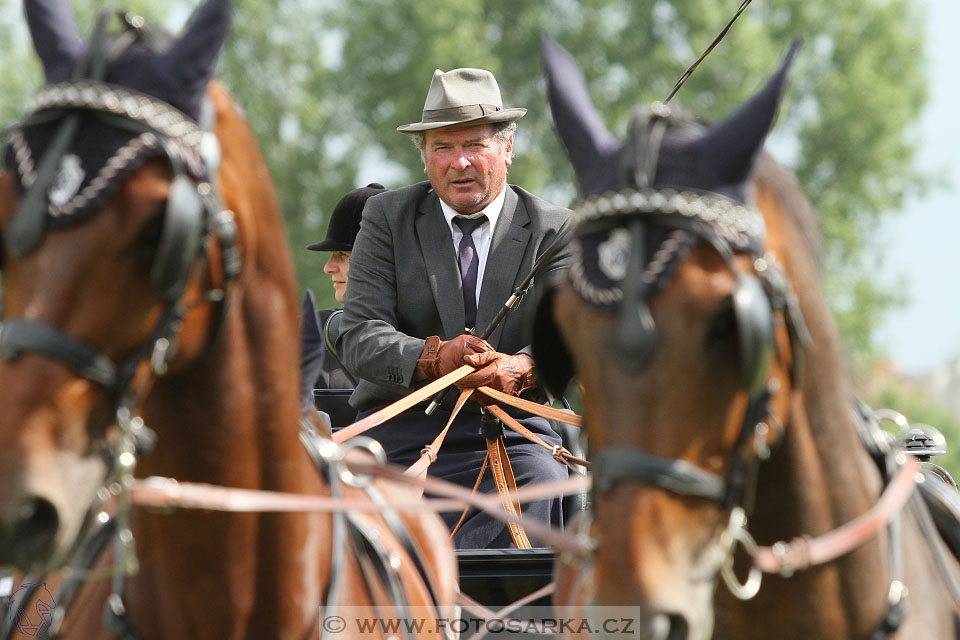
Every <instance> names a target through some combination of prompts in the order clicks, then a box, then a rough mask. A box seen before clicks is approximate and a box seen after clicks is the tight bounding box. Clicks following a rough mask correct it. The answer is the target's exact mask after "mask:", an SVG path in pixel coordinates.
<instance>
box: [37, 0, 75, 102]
mask: <svg viewBox="0 0 960 640" xmlns="http://www.w3.org/2000/svg"><path fill="white" fill-rule="evenodd" d="M23 10H24V13H25V14H26V16H27V25H28V27H29V28H30V38H31V39H32V40H33V48H34V49H36V51H37V56H39V58H40V62H41V63H42V64H43V72H44V75H45V76H46V78H47V82H48V83H53V82H60V81H62V80H68V79H69V78H70V77H71V76H72V75H73V72H74V69H75V68H76V66H77V60H79V59H80V56H81V55H83V50H84V48H85V47H86V44H85V42H84V40H83V36H81V35H80V31H79V29H77V22H76V20H75V19H74V17H73V10H72V9H71V8H70V4H69V3H68V2H67V0H26V1H25V2H24V5H23Z"/></svg>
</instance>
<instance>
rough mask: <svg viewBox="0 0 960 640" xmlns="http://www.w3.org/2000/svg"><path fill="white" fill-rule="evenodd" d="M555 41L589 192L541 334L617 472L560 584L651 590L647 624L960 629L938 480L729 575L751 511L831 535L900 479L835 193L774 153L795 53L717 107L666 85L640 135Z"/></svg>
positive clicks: (581, 601)
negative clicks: (832, 248)
mask: <svg viewBox="0 0 960 640" xmlns="http://www.w3.org/2000/svg"><path fill="white" fill-rule="evenodd" d="M544 55H545V60H546V68H547V75H548V85H549V88H550V99H551V107H552V110H553V114H554V119H555V121H556V124H557V127H558V130H559V132H560V135H561V138H562V139H563V140H564V143H565V145H566V147H567V150H568V152H569V154H570V156H571V160H572V162H573V164H574V167H575V170H576V173H577V176H578V178H579V180H580V183H581V188H582V191H583V193H584V195H585V200H584V202H583V204H581V205H580V206H578V207H577V208H576V209H575V214H574V224H575V225H577V226H575V228H574V231H573V234H572V235H573V239H572V248H573V252H572V253H573V255H574V259H573V263H572V265H571V268H570V271H569V273H568V275H567V277H566V278H564V279H563V280H562V281H560V282H559V283H558V284H557V285H556V287H555V289H554V290H553V291H552V294H551V295H550V296H549V297H547V298H545V299H544V301H543V304H542V306H541V310H540V311H541V313H542V314H543V315H544V316H546V317H542V318H541V324H539V325H538V333H537V335H536V338H535V340H539V341H540V344H539V345H538V344H536V343H535V345H534V349H535V352H536V353H535V355H536V357H537V360H538V365H540V366H541V367H542V371H543V372H544V374H545V375H550V372H557V371H560V370H563V369H564V368H565V367H566V368H567V369H566V372H567V373H573V372H574V371H572V370H571V369H570V367H572V369H573V370H575V374H576V376H577V378H578V379H579V381H580V383H581V385H582V387H583V390H584V419H585V425H586V427H587V429H588V433H589V441H590V451H591V455H590V459H591V460H592V463H593V470H594V492H595V495H594V502H593V513H592V520H591V521H586V522H581V523H580V526H581V527H583V528H586V529H588V530H589V532H590V534H591V536H592V537H593V539H594V541H595V552H594V554H593V557H592V561H590V562H584V563H582V564H568V565H563V566H561V567H559V574H558V591H557V594H558V595H557V601H558V603H559V604H560V605H563V606H570V605H580V606H584V605H587V606H589V605H625V606H630V607H631V608H630V609H629V615H630V616H631V617H633V618H635V619H636V620H637V626H636V627H635V630H636V633H637V634H638V635H634V636H631V637H640V638H656V639H660V640H667V639H669V640H693V639H697V640H703V639H706V638H710V637H713V638H737V639H741V640H742V639H750V638H797V639H807V638H831V639H833V638H838V639H839V638H850V639H866V638H885V637H896V638H903V639H906V638H911V639H912V638H940V639H946V638H958V637H960V618H958V613H960V606H958V603H957V602H956V601H954V600H953V598H952V597H951V590H953V591H954V593H956V585H957V584H958V581H960V569H958V565H957V562H956V560H955V559H954V558H952V557H950V556H949V553H946V552H944V546H943V543H942V542H941V541H940V540H939V539H937V538H930V537H927V536H925V535H923V533H922V528H923V526H924V522H929V520H927V519H926V518H925V517H924V516H923V513H924V507H922V505H920V504H919V503H918V502H919V498H918V496H917V495H916V494H914V496H913V498H912V499H911V502H910V503H909V504H908V507H907V508H904V509H903V510H901V511H900V513H899V517H897V518H894V521H893V523H892V524H891V525H890V526H886V527H879V530H878V531H877V533H875V534H874V535H872V536H871V537H870V538H869V539H868V540H867V541H866V542H865V543H863V544H861V545H860V546H858V547H857V548H856V549H854V550H853V551H852V552H850V553H847V554H845V555H842V556H841V557H839V558H838V559H836V560H833V561H830V562H826V563H824V564H820V565H818V566H811V567H809V568H804V566H803V562H802V561H799V562H796V564H795V566H793V567H789V566H788V567H787V568H786V569H785V570H784V571H783V574H782V575H774V576H772V577H771V576H767V577H765V579H764V580H763V583H762V586H760V588H759V592H756V593H755V597H753V599H749V597H750V596H751V595H754V594H753V593H750V592H751V591H754V590H755V589H756V587H757V584H756V578H757V577H758V575H755V576H754V579H753V580H752V581H751V584H750V585H749V586H748V588H747V589H736V588H733V589H732V590H736V591H737V592H738V593H739V595H740V597H742V598H744V600H738V599H736V598H734V597H733V596H731V595H730V593H729V592H728V591H727V590H723V589H720V590H718V589H717V583H718V576H719V575H721V573H722V572H723V567H724V566H727V567H729V564H728V563H729V562H731V558H732V557H733V555H734V551H737V550H736V547H737V546H738V543H741V542H743V543H744V544H747V545H749V542H750V541H751V539H750V536H749V535H748V534H747V531H749V534H750V535H752V536H753V538H754V539H755V540H756V542H757V543H758V544H764V545H770V544H772V543H774V541H778V540H791V539H793V538H794V537H796V536H800V535H808V536H818V535H821V534H824V533H825V532H828V531H831V530H833V529H835V528H837V527H839V526H841V525H843V524H845V523H848V522H850V521H851V520H853V519H854V518H856V517H857V516H860V515H861V514H864V513H865V512H867V511H868V510H869V509H871V507H872V506H873V505H874V504H875V503H876V502H877V500H878V496H880V494H881V492H882V491H883V490H884V484H885V479H884V474H883V473H882V472H881V471H880V469H878V464H877V463H876V462H875V461H874V459H873V458H872V457H871V455H870V454H869V453H868V448H867V447H865V446H864V444H863V441H862V439H861V436H860V432H861V429H860V428H858V422H860V421H861V420H860V419H859V418H858V417H857V416H856V415H855V412H854V411H853V410H852V398H853V396H852V391H851V387H850V384H849V381H848V379H847V377H846V374H845V372H844V360H843V351H842V348H841V345H840V342H839V340H838V337H837V332H836V329H835V327H834V325H833V323H832V320H831V318H830V315H829V313H828V311H827V308H826V305H825V303H824V300H823V296H822V294H821V293H820V289H819V284H818V273H817V264H816V252H817V243H818V240H817V231H816V223H815V219H814V217H813V213H812V211H811V208H810V207H809V205H808V204H807V202H806V200H805V199H804V197H803V195H802V193H801V192H800V190H799V188H798V187H797V185H796V184H795V182H794V181H793V180H792V179H791V178H790V177H789V176H788V175H787V174H786V172H785V171H783V170H782V169H781V168H780V167H779V166H777V165H776V163H774V162H773V161H772V160H771V159H769V157H763V156H758V154H760V151H759V150H760V148H761V145H762V140H763V137H764V136H765V134H766V131H767V128H768V127H769V125H770V123H771V122H772V120H773V117H774V114H775V110H776V106H777V104H778V102H779V98H780V94H781V91H782V84H783V81H784V76H785V74H786V70H787V67H788V63H785V64H784V66H783V67H782V68H781V69H780V71H778V73H777V74H776V75H775V76H774V77H773V79H771V81H770V82H769V83H768V84H767V85H766V86H765V87H764V89H763V90H762V91H761V92H759V93H758V94H757V95H756V96H755V97H754V98H752V99H751V100H750V101H749V102H747V103H746V104H745V105H744V106H743V107H741V108H740V109H739V110H738V111H737V112H735V113H734V114H732V115H731V116H729V117H728V118H727V119H725V120H724V121H722V122H720V123H718V124H716V125H713V126H710V127H703V126H698V125H695V124H693V123H692V122H690V121H686V120H684V119H682V118H679V117H677V115H676V112H675V111H671V110H670V109H669V108H666V107H665V106H664V105H656V106H655V107H654V108H653V109H652V112H648V113H643V114H640V117H638V118H637V119H635V120H634V122H633V124H632V125H631V131H630V136H629V137H628V140H627V142H626V144H622V143H618V142H617V141H616V140H615V139H614V138H613V136H611V135H610V134H609V133H608V132H607V131H606V128H605V126H604V125H603V123H602V119H601V118H600V116H599V114H597V113H596V111H595V110H594V108H593V106H592V102H591V101H590V98H589V94H588V92H587V88H586V83H585V81H584V79H583V76H582V73H581V72H580V71H579V68H578V67H577V66H576V63H575V62H574V61H573V59H572V58H571V57H570V56H569V55H568V54H567V53H566V52H565V51H563V50H562V49H560V48H559V46H558V45H556V44H554V43H552V42H545V45H544ZM791 57H792V53H791ZM758 157H759V158H760V159H759V162H757V158H758ZM755 165H759V166H755ZM751 191H752V193H753V194H754V202H755V209H754V208H753V207H750V206H748V205H747V204H746V202H748V198H747V194H748V193H750V192H751ZM757 210H759V212H760V213H756V211H757ZM761 214H762V218H761V217H760V216H761ZM794 292H795V294H794ZM553 383H554V385H555V387H561V386H563V385H564V384H565V383H566V376H565V375H562V374H560V375H557V374H556V373H554V379H553ZM864 430H865V431H867V432H869V429H864ZM874 439H875V438H874ZM877 448H882V446H878V447H877ZM744 513H746V514H747V515H748V516H749V522H748V524H747V525H746V527H744V524H743V522H742V521H740V520H739V519H740V517H741V516H742V514H744ZM736 557H737V564H736V566H737V573H738V574H739V575H741V576H742V575H745V574H746V571H747V568H748V567H749V563H748V562H747V561H748V560H749V558H748V557H747V554H746V553H744V552H743V551H742V550H739V551H737V553H736ZM787 559H791V558H787ZM792 559H793V560H796V558H792ZM790 573H793V575H792V576H789V577H788V575H789V574H790ZM903 586H905V587H906V589H905V590H904V589H903V588H902V587H903ZM904 594H908V595H907V596H906V598H903V595H904ZM905 603H906V605H907V606H904V604H905ZM587 610H588V611H589V607H588V609H587ZM904 614H905V617H904ZM711 634H712V635H711ZM624 637H625V636H624Z"/></svg>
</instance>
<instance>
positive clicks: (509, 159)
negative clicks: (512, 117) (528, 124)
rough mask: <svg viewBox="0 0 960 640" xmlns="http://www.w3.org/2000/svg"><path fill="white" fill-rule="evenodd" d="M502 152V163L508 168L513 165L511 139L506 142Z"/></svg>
mask: <svg viewBox="0 0 960 640" xmlns="http://www.w3.org/2000/svg"><path fill="white" fill-rule="evenodd" d="M503 152H504V156H505V158H504V162H505V163H506V165H507V166H508V167H509V166H510V165H512V164H513V138H510V139H509V140H507V144H505V145H504V146H503Z"/></svg>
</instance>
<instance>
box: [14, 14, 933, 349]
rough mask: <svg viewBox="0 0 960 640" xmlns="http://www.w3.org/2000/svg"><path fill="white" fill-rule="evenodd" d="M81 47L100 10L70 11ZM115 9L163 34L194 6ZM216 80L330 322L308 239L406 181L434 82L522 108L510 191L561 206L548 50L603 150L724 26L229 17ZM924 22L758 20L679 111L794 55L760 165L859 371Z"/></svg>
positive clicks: (640, 18) (21, 52) (19, 87)
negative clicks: (264, 164) (234, 105)
mask: <svg viewBox="0 0 960 640" xmlns="http://www.w3.org/2000/svg"><path fill="white" fill-rule="evenodd" d="M19 4H20V3H19V2H17V1H15V0H0V16H3V17H4V19H3V20H0V55H2V56H3V60H4V61H5V62H6V64H4V65H3V66H2V68H0V82H2V85H0V86H3V87H4V94H3V96H0V119H2V120H0V121H3V122H8V121H10V120H11V119H12V118H14V117H15V116H16V114H18V113H19V112H20V111H21V109H22V106H23V104H24V101H25V98H26V95H27V94H28V91H29V90H31V89H32V88H34V87H36V86H37V84H38V83H39V66H38V65H37V63H36V62H35V61H34V59H33V58H32V57H31V56H30V55H29V54H28V53H27V48H26V46H25V40H26V37H25V29H24V28H23V24H22V21H19V20H17V19H16V18H17V17H18V16H17V15H16V14H17V13H19ZM73 4H74V6H75V7H76V8H77V12H78V14H79V15H78V22H79V23H80V24H81V29H82V30H83V31H84V32H88V31H89V26H90V25H91V24H92V20H93V15H94V13H95V11H96V9H97V8H99V7H100V6H102V5H103V4H104V3H103V2H93V1H89V0H88V1H86V2H74V3H73ZM124 4H125V5H128V6H129V7H130V8H132V9H134V10H138V11H143V12H145V15H146V16H148V17H151V18H157V19H160V20H161V21H165V22H166V23H167V26H168V27H170V28H173V29H179V28H180V26H181V25H182V24H183V22H184V20H185V19H186V17H187V15H188V14H189V12H190V11H191V10H192V8H193V7H194V6H195V4H196V3H194V2H186V1H185V0H177V1H175V2H169V3H148V2H146V1H143V0H137V1H135V0H130V1H128V2H125V3H124ZM237 4H238V11H237V16H236V24H235V28H234V32H233V35H232V36H231V39H230V42H229V43H228V46H227V47H226V51H225V54H224V59H223V62H222V65H221V68H222V73H221V78H222V79H223V81H224V83H225V84H226V85H227V87H228V88H229V89H230V90H231V91H232V93H233V94H234V95H235V96H236V98H237V100H238V102H239V103H240V104H241V105H242V106H243V108H244V110H245V112H246V114H247V116H248V118H249V120H250V123H251V125H252V126H253V128H254V130H255V132H256V134H257V137H258V139H259V140H260V141H261V144H262V147H263V151H264V155H265V156H266V158H267V161H268V164H269V165H270V168H271V170H272V172H273V176H274V179H275V181H276V184H277V189H278V193H279V196H280V201H281V204H282V206H283V210H284V213H285V216H286V220H287V230H288V234H289V237H290V240H291V246H292V248H293V256H294V261H295V264H296V267H297V273H298V277H299V280H300V283H301V285H302V286H309V287H311V288H313V289H314V290H315V291H316V292H317V293H318V294H319V296H320V298H321V303H324V304H326V303H329V304H333V298H332V291H331V287H330V284H329V280H328V279H327V277H326V276H324V274H323V273H322V271H321V269H322V264H323V260H324V256H323V254H316V253H312V252H307V251H305V250H304V249H303V247H304V246H305V245H306V244H308V243H309V242H313V241H316V240H317V239H319V238H321V237H322V235H323V231H324V229H325V226H326V219H327V216H328V215H329V212H330V211H331V210H332V209H333V206H334V205H335V204H336V202H337V200H338V199H339V197H340V196H341V195H342V194H343V193H345V192H346V191H348V190H349V189H351V188H354V187H356V186H360V185H362V184H365V183H366V182H369V181H372V180H377V181H380V182H383V183H384V184H386V185H387V186H388V187H397V186H400V185H402V184H407V183H410V182H413V181H417V180H421V179H423V177H424V176H423V173H422V165H421V164H420V159H419V154H418V153H417V152H416V150H415V149H414V147H413V146H412V145H411V144H410V142H409V141H408V140H407V139H406V136H403V135H401V134H398V133H397V132H396V131H395V128H396V126H397V125H399V124H403V123H406V122H412V121H415V120H418V119H419V116H420V111H421V109H422V105H423V99H424V97H425V95H426V91H427V87H428V86H429V82H430V77H431V75H432V73H433V70H434V69H435V68H441V69H444V70H449V69H451V68H454V67H458V66H477V67H484V68H488V69H490V70H491V71H493V72H494V74H495V75H496V76H497V78H498V80H499V82H500V86H501V90H502V92H503V95H504V102H505V104H506V105H507V106H525V107H527V108H529V110H530V111H529V113H528V115H527V116H526V117H525V118H524V119H523V120H521V121H520V130H519V132H518V137H517V142H516V161H515V163H514V165H513V167H512V168H511V181H512V182H515V183H517V184H520V185H522V186H524V187H526V188H527V189H530V190H531V191H533V192H535V193H539V194H541V195H543V196H545V197H547V198H548V199H550V200H553V201H555V202H557V203H558V204H568V203H569V202H571V201H572V200H573V199H574V197H575V191H574V187H573V184H574V182H573V175H572V172H571V170H570V168H569V165H568V163H567V161H566V158H565V157H564V155H563V152H562V150H561V148H560V146H559V144H558V142H557V139H556V136H555V135H554V133H553V131H552V122H551V120H550V117H549V110H548V108H547V105H546V99H545V88H544V81H543V78H542V72H541V69H540V59H539V38H540V34H541V33H548V34H550V35H551V36H552V37H553V38H555V39H556V40H558V41H559V42H560V43H561V44H562V45H563V46H565V47H566V48H568V49H569V50H570V51H571V53H573V55H574V56H575V57H576V58H577V60H578V61H579V62H580V64H581V65H582V66H583V68H584V71H585V73H586V76H587V78H588V81H589V83H590V86H591V91H592V94H593V96H594V99H595V101H596V103H597V106H598V108H599V109H600V111H601V113H603V114H604V116H605V118H606V120H607V123H608V126H609V127H610V129H611V131H612V132H613V133H614V134H615V135H618V136H622V135H623V133H624V131H625V129H626V123H627V120H628V119H629V117H630V115H631V113H632V111H633V109H634V108H635V106H637V105H638V104H642V103H647V102H650V101H652V100H656V99H663V98H664V97H665V96H666V95H667V94H668V93H669V91H670V89H671V88H672V86H673V84H674V82H675V81H676V79H677V78H678V77H679V76H680V74H681V73H682V72H683V70H684V69H685V68H686V66H687V65H688V64H689V63H690V62H691V61H692V60H693V59H694V58H695V57H696V55H697V54H698V53H699V52H700V51H701V50H702V49H703V48H704V47H705V46H706V45H707V44H708V43H709V42H710V40H711V39H712V38H713V37H714V35H715V34H716V33H717V32H718V30H719V29H720V28H721V26H722V25H723V24H724V23H725V22H726V20H727V19H728V18H729V17H730V15H732V13H733V11H734V10H735V8H736V2H731V3H718V2H716V0H675V1H673V2H665V1H662V0H656V1H654V0H639V1H634V2H626V1H624V0H543V1H541V2H515V1H514V0H474V1H473V2H456V3H453V2H448V1H447V0H354V1H352V2H346V1H345V0H277V1H276V2H259V1H254V0H238V2H237ZM920 18H921V16H920V15H919V14H918V12H917V10H916V8H915V3H913V2H910V1H909V0H863V1H862V2H858V3H854V4H849V5H843V6H838V5H835V4H834V3H813V2H807V1H805V0H767V1H766V2H763V1H761V0H758V1H756V2H754V3H753V4H752V5H751V6H750V7H749V8H748V9H747V11H746V12H745V13H744V15H743V16H742V17H741V19H740V20H739V21H738V22H737V24H736V25H734V27H733V28H732V29H731V31H730V33H729V34H728V35H727V37H726V39H725V40H724V41H723V42H722V43H721V44H720V46H719V47H717V49H716V50H715V51H714V52H713V53H712V54H711V55H710V57H708V58H707V60H706V61H705V62H704V63H703V64H702V65H701V66H700V68H699V69H698V70H697V72H696V73H695V74H694V75H693V76H692V78H691V79H690V81H689V82H688V83H687V85H686V86H685V87H684V88H683V89H682V90H681V91H680V93H679V94H678V96H677V98H676V99H677V100H678V101H680V102H681V103H683V104H684V105H685V106H686V107H687V108H689V109H691V110H693V111H694V112H695V113H697V114H698V115H699V116H702V117H705V118H719V117H722V116H723V115H724V114H726V113H727V112H729V111H730V110H731V109H732V108H734V107H735V106H736V105H737V104H739V103H740V102H742V101H743V100H744V99H746V98H747V97H749V96H750V95H751V94H752V93H753V92H754V91H755V90H756V89H757V88H758V87H759V86H760V85H761V84H762V83H763V82H764V80H765V79H766V78H767V77H768V75H769V73H770V72H771V71H772V70H773V69H774V68H775V66H776V65H777V63H778V61H779V58H780V56H781V54H782V52H783V51H784V50H785V48H786V46H787V44H788V42H789V41H790V39H791V38H793V37H795V36H803V37H804V38H805V46H804V47H803V49H802V50H801V53H800V56H799V59H798V62H797V65H796V68H795V69H794V72H793V74H792V78H791V82H790V87H789V90H788V94H787V97H786V99H785V102H784V109H783V110H782V113H781V117H780V121H779V123H778V126H777V133H776V134H775V136H774V139H775V141H776V143H777V144H776V146H778V148H782V149H785V150H786V151H785V153H781V154H780V155H781V156H783V155H786V156H789V157H782V158H781V159H782V160H784V161H785V162H786V163H787V164H788V165H790V166H791V167H792V168H793V169H794V170H795V171H796V173H797V175H798V177H799V179H800V182H801V184H802V185H803V186H804V188H805V190H806V192H807V194H808V195H809V197H810V199H811V200H812V201H813V204H814V206H815V207H816V209H817V210H818V211H819V214H820V219H821V225H822V228H823V232H824V234H825V237H826V243H825V247H826V251H825V255H824V258H823V269H824V277H825V288H826V291H827V294H828V299H829V301H830V303H831V307H832V308H833V310H834V312H835V314H836V315H837V318H838V322H839V325H840V327H841V330H842V332H843V335H844V338H845V342H846V344H847V345H848V348H849V351H850V354H851V356H854V359H856V358H857V357H860V356H862V355H864V354H869V353H870V351H871V349H872V345H873V338H874V335H873V333H874V328H875V327H876V326H877V325H878V323H879V320H880V318H881V317H882V314H883V311H884V310H885V309H887V308H888V307H889V306H890V305H891V304H893V303H895V302H898V301H899V299H898V298H896V297H892V296H890V295H889V294H887V293H885V292H886V291H889V290H890V288H889V287H884V286H881V284H880V283H877V282H876V280H875V275H874V273H875V272H874V270H873V269H872V266H873V265H872V263H871V262H870V252H871V251H872V249H873V247H874V240H875V238H874V235H873V229H875V228H876V227H877V222H878V220H879V218H880V217H881V216H882V215H883V214H885V213H887V212H889V211H892V210H896V209H897V208H899V206H900V204H901V202H902V200H903V198H904V195H905V194H907V193H908V192H910V191H911V190H918V189H921V188H923V186H924V185H925V184H926V181H925V180H924V178H923V177H922V176H920V175H918V172H917V170H916V168H915V164H914V151H913V147H912V145H911V133H912V128H911V127H912V125H913V124H914V123H915V122H916V119H917V115H918V113H919V110H920V108H921V107H922V105H923V103H924V101H925V97H926V78H925V75H924V72H923V69H924V66H923V65H924V61H923V55H922V29H921V20H920Z"/></svg>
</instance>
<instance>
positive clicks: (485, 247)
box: [440, 187, 507, 305]
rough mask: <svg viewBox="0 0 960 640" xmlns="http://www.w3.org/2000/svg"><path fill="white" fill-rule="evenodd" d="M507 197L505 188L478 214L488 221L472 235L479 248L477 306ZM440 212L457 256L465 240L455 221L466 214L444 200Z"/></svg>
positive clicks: (441, 202)
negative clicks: (494, 234) (488, 257)
mask: <svg viewBox="0 0 960 640" xmlns="http://www.w3.org/2000/svg"><path fill="white" fill-rule="evenodd" d="M506 197H507V189H506V187H504V189H503V191H501V192H500V195H498V196H497V197H496V198H494V199H493V200H491V201H490V204H488V205H487V206H486V207H484V208H483V209H482V210H481V211H478V212H477V213H483V214H484V215H485V216H487V221H486V222H484V223H483V224H481V225H480V226H479V227H477V228H476V229H474V230H473V233H472V234H471V237H472V238H473V244H474V246H476V247H477V260H478V261H479V263H480V266H479V267H478V269H477V305H479V304H480V289H481V288H482V287H483V272H484V267H486V265H487V256H488V255H489V254H490V245H491V243H492V242H493V230H494V229H496V228H497V218H499V217H500V212H501V211H502V210H503V201H504V199H505V198H506ZM440 210H441V211H443V217H444V219H446V221H447V226H448V227H450V233H451V234H453V252H454V253H455V254H456V253H457V252H458V251H459V247H460V239H461V238H463V232H462V231H460V227H458V226H457V225H455V224H454V223H453V219H454V218H455V217H457V216H462V215H466V214H463V213H459V212H458V211H456V210H454V208H453V207H451V206H450V205H448V204H447V203H446V202H444V201H443V200H440ZM470 215H474V214H470Z"/></svg>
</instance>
